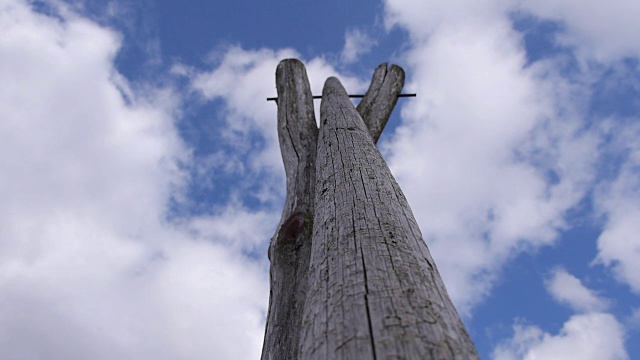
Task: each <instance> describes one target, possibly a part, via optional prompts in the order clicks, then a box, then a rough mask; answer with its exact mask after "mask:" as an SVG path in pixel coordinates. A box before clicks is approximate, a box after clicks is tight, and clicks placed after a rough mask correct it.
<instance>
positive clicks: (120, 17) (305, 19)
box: [0, 0, 640, 360]
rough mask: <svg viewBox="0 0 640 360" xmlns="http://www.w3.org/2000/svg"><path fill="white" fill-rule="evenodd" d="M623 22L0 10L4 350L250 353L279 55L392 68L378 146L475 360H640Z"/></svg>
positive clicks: (317, 77)
mask: <svg viewBox="0 0 640 360" xmlns="http://www.w3.org/2000/svg"><path fill="white" fill-rule="evenodd" d="M638 15H640V2H638V1H635V0H610V1H607V2H603V1H598V0H583V1H572V0H485V1H482V2H479V1H472V0H456V1H436V0H423V1H417V0H386V1H383V2H372V1H362V0H357V1H350V2H344V1H334V0H329V1H307V0H298V1H294V0H270V1H246V0H236V1H226V0H224V1H204V0H190V1H180V2H178V1H169V0H156V1H151V0H142V1H134V0H114V1H103V0H93V1H88V0H87V1H83V0H69V1H54V0H52V1H26V0H2V1H0V79H2V86H0V204H1V205H0V358H2V359H45V358H46V359H125V358H126V359H229V360H232V359H233V360H235V359H257V358H259V355H260V350H261V347H262V340H263V334H264V323H265V317H266V311H267V302H268V292H269V281H268V267H269V264H268V260H267V256H266V249H267V247H268V243H269V239H270V238H271V236H272V235H273V233H274V231H275V227H276V225H277V223H278V220H279V218H280V214H281V211H282V206H283V201H284V185H285V179H284V169H283V166H282V160H281V157H280V150H279V147H278V141H277V132H276V106H275V104H274V103H273V102H267V101H266V98H267V97H271V96H276V90H275V68H276V66H277V64H278V62H279V61H280V60H282V59H284V58H289V57H296V58H299V59H301V60H302V61H303V62H304V63H305V64H306V66H307V72H308V74H309V78H310V82H311V87H312V90H313V92H314V94H320V92H321V87H322V85H323V83H324V80H325V79H326V78H327V77H328V76H332V75H336V76H338V77H339V78H340V79H341V80H342V82H343V84H344V85H345V87H346V88H347V90H348V91H349V92H350V93H362V92H364V91H365V90H366V88H367V87H368V84H369V81H370V78H371V75H372V73H373V70H374V69H375V67H376V66H377V65H378V64H380V63H382V62H387V61H388V62H391V63H395V64H398V65H400V66H402V67H403V68H404V69H405V71H406V73H407V81H406V85H405V92H415V93H417V94H418V96H417V98H407V99H401V100H400V101H399V102H398V106H397V108H396V110H395V112H394V115H393V117H392V118H391V120H390V122H389V124H388V126H387V128H386V129H385V132H384V133H383V135H382V137H381V139H380V142H379V143H378V145H379V148H380V149H381V151H382V153H383V156H384V157H385V159H386V160H387V162H388V164H389V166H390V168H391V170H392V172H393V174H394V176H395V177H396V179H397V180H398V182H399V183H400V185H401V187H402V189H403V191H404V192H405V195H406V196H407V198H408V200H409V203H410V205H411V206H412V209H413V211H414V214H415V216H416V218H417V220H418V223H419V224H420V226H421V229H422V232H423V235H424V238H425V240H426V241H427V243H428V246H429V248H430V250H431V252H432V254H433V256H434V259H435V261H436V263H437V265H438V267H439V269H440V272H441V275H442V276H443V279H444V281H445V284H446V286H447V288H448V291H449V293H450V295H451V297H452V299H453V301H454V303H455V304H456V306H457V308H458V311H459V312H460V314H461V315H462V317H463V319H464V322H465V324H466V325H467V328H468V330H469V332H470V334H471V337H472V338H473V340H474V342H475V343H476V346H477V347H478V350H479V351H480V354H481V356H482V358H483V359H497V360H507V359H594V360H595V359H597V360H602V359H635V358H640V303H639V301H638V300H639V294H640V236H639V235H638V234H640V180H639V179H640V141H639V140H640V122H639V117H640V68H639V59H640V37H639V36H638V33H639V32H640V25H638V21H637V19H638ZM318 106H319V102H316V107H318Z"/></svg>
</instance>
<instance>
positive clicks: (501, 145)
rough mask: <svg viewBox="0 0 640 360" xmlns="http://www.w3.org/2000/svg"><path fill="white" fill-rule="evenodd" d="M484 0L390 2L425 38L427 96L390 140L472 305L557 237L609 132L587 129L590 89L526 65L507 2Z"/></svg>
mask: <svg viewBox="0 0 640 360" xmlns="http://www.w3.org/2000/svg"><path fill="white" fill-rule="evenodd" d="M474 4H475V3H473V2H463V3H458V2H457V3H455V4H453V3H451V4H449V3H443V2H411V3H409V2H407V1H389V2H387V10H388V11H389V12H390V14H389V19H390V20H389V21H391V22H393V23H395V24H398V25H401V26H404V27H405V28H406V29H408V30H409V32H410V35H411V37H412V39H413V42H412V47H411V48H410V50H409V51H408V52H407V54H406V61H407V63H408V64H409V73H411V74H413V77H412V78H411V79H409V84H408V85H407V87H408V88H411V89H412V91H415V92H417V93H418V98H416V100H413V101H409V102H407V104H406V105H405V107H404V108H403V109H402V117H403V124H402V125H401V126H400V128H399V129H398V130H397V132H396V134H395V136H394V138H393V139H392V140H391V141H390V142H389V143H387V144H383V146H384V149H385V152H386V153H387V158H388V161H389V165H390V167H391V168H392V170H393V172H394V174H395V175H396V177H397V179H398V181H399V182H400V185H401V186H402V189H403V191H404V192H405V193H406V194H407V198H408V199H409V201H410V203H411V206H412V209H413V211H414V214H415V215H416V218H417V220H418V222H419V223H420V225H421V228H422V229H423V233H424V236H425V238H426V239H427V242H428V243H429V246H430V249H431V250H432V252H433V253H434V258H435V260H436V263H437V264H438V267H439V269H440V270H441V273H442V275H443V277H444V280H445V283H446V284H447V288H448V290H449V292H450V294H451V295H452V297H453V299H454V302H455V303H456V305H457V306H458V309H459V310H460V311H461V312H462V313H463V314H466V315H469V313H470V310H471V308H472V307H473V305H475V304H477V303H478V302H480V301H482V299H483V297H484V296H485V295H486V294H487V293H488V292H489V290H490V288H491V285H492V282H493V281H494V280H495V278H496V276H497V275H498V274H499V273H500V269H501V267H502V265H503V264H504V263H505V262H506V261H507V260H509V259H510V258H511V257H512V256H514V255H515V254H517V253H518V252H520V251H523V250H526V249H530V248H535V247H539V246H542V245H546V244H550V243H552V242H554V241H555V240H556V238H557V234H558V231H559V230H560V229H563V228H564V227H565V226H566V224H565V221H564V214H565V212H566V211H567V210H569V209H570V208H571V207H573V206H575V205H576V204H577V203H578V202H579V201H580V199H582V197H583V196H584V195H585V194H586V192H587V190H588V189H589V186H590V185H591V183H592V181H593V178H594V176H595V169H594V165H595V162H596V159H595V158H594V157H593V156H592V154H593V153H595V152H597V146H598V141H599V140H598V138H597V137H596V136H595V134H594V133H591V132H589V131H583V126H584V120H583V119H581V115H582V113H581V110H580V109H581V104H582V101H583V100H582V99H583V95H584V91H583V90H581V89H579V88H577V87H576V86H575V85H573V84H572V83H570V82H569V81H568V80H567V79H564V78H563V77H561V76H559V74H558V73H557V70H556V69H555V67H554V66H555V64H554V63H553V62H546V63H542V62H541V63H537V64H535V65H534V66H528V67H527V66H526V63H527V60H526V54H525V50H524V48H523V47H522V39H521V35H520V34H518V33H517V32H516V31H515V30H513V29H512V27H511V23H510V21H509V19H508V16H507V13H506V11H505V9H507V8H508V7H507V6H506V5H505V4H504V2H500V1H494V2H490V3H487V4H484V3H483V4H482V6H479V5H478V6H477V4H476V5H474ZM485 5H486V6H485ZM467 20H468V21H467ZM452 249H455V251H453V250H452Z"/></svg>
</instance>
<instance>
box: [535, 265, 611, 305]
mask: <svg viewBox="0 0 640 360" xmlns="http://www.w3.org/2000/svg"><path fill="white" fill-rule="evenodd" d="M546 286H547V291H549V293H550V294H551V296H553V298H554V299H556V300H557V301H559V302H561V303H566V304H568V305H569V306H571V307H572V308H574V309H575V310H578V311H602V310H605V309H606V308H607V307H608V304H607V301H605V300H604V299H602V298H600V297H598V295H596V294H595V293H594V292H593V291H592V290H590V289H588V288H587V287H585V286H584V285H583V284H582V282H581V281H580V279H578V278H576V277H575V276H573V275H571V274H569V273H568V272H567V271H566V270H564V269H556V270H554V271H553V274H552V276H551V278H550V279H549V280H548V281H547V282H546Z"/></svg>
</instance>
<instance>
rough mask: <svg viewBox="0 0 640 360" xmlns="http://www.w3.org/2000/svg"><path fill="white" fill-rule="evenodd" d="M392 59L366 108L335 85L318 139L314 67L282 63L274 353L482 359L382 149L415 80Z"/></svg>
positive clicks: (269, 346) (327, 93)
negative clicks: (282, 176)
mask: <svg viewBox="0 0 640 360" xmlns="http://www.w3.org/2000/svg"><path fill="white" fill-rule="evenodd" d="M382 66H384V69H382ZM382 66H381V67H379V68H378V69H377V70H376V73H375V74H374V77H373V81H372V84H371V86H370V89H369V91H368V92H367V95H366V96H365V98H364V99H363V102H365V100H367V102H366V103H364V104H362V103H361V106H359V107H358V110H361V111H360V113H359V112H358V110H356V108H354V106H353V104H352V103H351V101H350V100H349V99H348V97H347V93H346V92H345V90H344V88H343V87H342V85H341V84H340V82H339V81H338V79H336V78H329V79H328V80H327V82H326V83H325V86H324V90H323V93H322V102H321V109H320V114H321V115H320V116H321V119H320V130H319V135H318V131H317V128H316V124H315V120H314V119H313V110H312V109H313V108H312V104H310V99H311V93H310V91H309V85H308V80H307V79H306V73H305V71H304V66H303V65H302V63H300V62H299V61H297V60H284V61H282V62H281V63H280V65H279V66H278V70H277V72H276V83H277V88H278V130H279V133H280V144H281V149H282V156H283V160H284V163H285V170H286V173H287V199H286V204H285V210H284V212H283V216H282V219H281V221H280V226H279V228H278V231H277V233H276V235H275V236H274V238H273V240H272V242H271V246H270V250H269V254H270V259H271V297H270V304H269V315H268V319H267V328H266V334H265V342H264V347H263V352H262V358H263V359H438V360H440V359H445V360H446V359H477V358H478V355H477V352H476V349H475V347H474V345H473V342H472V341H471V339H470V337H469V335H468V333H467V331H466V329H465V328H464V325H463V324H462V322H461V321H460V318H459V316H458V313H457V311H456V310H455V308H454V306H453V304H452V303H451V300H450V299H449V296H448V294H447V291H446V289H445V287H444V284H443V283H442V280H441V278H440V275H439V273H438V270H437V268H436V266H435V263H434V261H433V259H432V257H431V255H430V253H429V250H428V249H427V245H426V243H425V242H424V240H423V238H422V235H421V233H420V229H419V228H418V225H417V223H416V221H415V219H414V217H413V214H412V212H411V209H410V208H409V205H408V203H407V201H406V199H405V197H404V195H403V194H402V191H401V190H400V188H399V186H398V184H397V183H396V181H395V179H394V178H393V176H392V175H391V172H390V171H389V168H388V167H387V165H386V163H385V162H384V159H383V158H382V156H381V155H380V152H379V151H378V149H377V148H376V146H375V142H374V138H375V139H377V138H378V137H379V136H380V133H381V132H382V129H383V128H384V125H385V124H386V122H387V120H388V118H389V115H390V114H391V111H392V110H393V107H394V105H395V102H396V101H397V96H398V94H399V93H400V90H401V89H402V86H403V83H404V72H403V71H402V69H401V68H399V67H397V66H394V67H392V68H391V69H390V70H387V65H386V64H383V65H382ZM383 70H384V71H383ZM292 102H295V103H296V105H294V104H293V103H292ZM376 103H377V105H376ZM309 109H311V110H309ZM363 109H364V110H366V109H378V110H377V111H375V110H370V111H369V112H365V111H364V110H363ZM361 114H362V115H364V117H365V119H364V120H363V116H362V115H361ZM310 194H313V196H309V195H310Z"/></svg>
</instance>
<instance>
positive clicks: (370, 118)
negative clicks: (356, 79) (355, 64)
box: [357, 63, 404, 144]
mask: <svg viewBox="0 0 640 360" xmlns="http://www.w3.org/2000/svg"><path fill="white" fill-rule="evenodd" d="M403 86H404V70H402V68H401V67H400V66H397V65H391V67H390V68H387V63H383V64H380V66H378V68H377V69H376V71H375V72H374V73H373V78H372V79H371V85H369V90H367V93H366V94H365V95H364V98H363V99H362V101H360V103H359V104H358V107H357V110H358V113H359V114H360V116H361V117H362V119H363V120H364V123H365V124H366V126H367V128H368V129H369V133H370V134H371V138H372V139H373V143H374V144H375V143H377V142H378V139H379V138H380V135H381V134H382V131H383V130H384V127H385V126H386V125H387V122H388V121H389V117H391V113H392V112H393V109H394V108H395V106H396V103H397V102H398V96H399V95H400V93H401V92H402V87H403Z"/></svg>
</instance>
